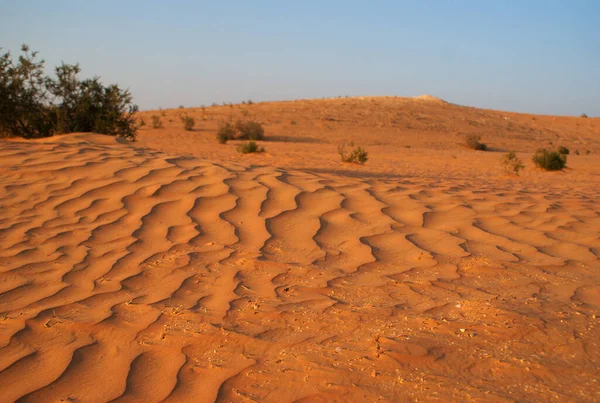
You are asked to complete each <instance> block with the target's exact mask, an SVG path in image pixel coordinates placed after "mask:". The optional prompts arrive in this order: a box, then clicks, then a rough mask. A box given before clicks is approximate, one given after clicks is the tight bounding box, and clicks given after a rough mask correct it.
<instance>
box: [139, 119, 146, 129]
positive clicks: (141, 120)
mask: <svg viewBox="0 0 600 403" xmlns="http://www.w3.org/2000/svg"><path fill="white" fill-rule="evenodd" d="M144 126H146V121H145V120H144V118H141V119H140V127H144Z"/></svg>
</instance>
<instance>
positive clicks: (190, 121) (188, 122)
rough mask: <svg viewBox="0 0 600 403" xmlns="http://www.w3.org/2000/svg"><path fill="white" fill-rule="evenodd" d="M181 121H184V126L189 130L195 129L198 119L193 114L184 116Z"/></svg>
mask: <svg viewBox="0 0 600 403" xmlns="http://www.w3.org/2000/svg"><path fill="white" fill-rule="evenodd" d="M181 121H182V122H183V128H184V129H185V130H187V131H189V132H191V131H192V130H194V126H195V125H196V120H195V119H194V118H193V117H191V116H187V115H185V116H182V117H181Z"/></svg>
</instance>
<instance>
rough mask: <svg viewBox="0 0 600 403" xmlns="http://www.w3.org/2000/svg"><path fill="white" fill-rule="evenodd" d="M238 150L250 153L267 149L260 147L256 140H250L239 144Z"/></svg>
mask: <svg viewBox="0 0 600 403" xmlns="http://www.w3.org/2000/svg"><path fill="white" fill-rule="evenodd" d="M237 151H238V152H239V153H242V154H250V153H262V152H264V151H265V149H264V147H260V146H259V145H258V144H256V142H255V141H249V142H247V143H242V144H240V145H238V146H237Z"/></svg>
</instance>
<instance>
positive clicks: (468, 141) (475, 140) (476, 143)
mask: <svg viewBox="0 0 600 403" xmlns="http://www.w3.org/2000/svg"><path fill="white" fill-rule="evenodd" d="M465 145H466V146H467V147H469V148H470V149H472V150H479V151H485V150H487V145H485V144H484V143H482V142H481V135H480V134H467V135H466V136H465Z"/></svg>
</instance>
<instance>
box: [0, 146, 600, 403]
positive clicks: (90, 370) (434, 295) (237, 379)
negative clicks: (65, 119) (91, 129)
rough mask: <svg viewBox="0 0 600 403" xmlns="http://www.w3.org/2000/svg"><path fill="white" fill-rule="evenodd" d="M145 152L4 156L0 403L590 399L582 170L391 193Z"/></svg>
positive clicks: (322, 172) (593, 233) (591, 340)
mask: <svg viewBox="0 0 600 403" xmlns="http://www.w3.org/2000/svg"><path fill="white" fill-rule="evenodd" d="M151 140H152V139H151V138H150V140H148V138H147V139H144V138H143V136H142V140H141V141H140V142H138V143H132V144H127V143H120V142H117V141H116V140H114V139H112V138H107V137H103V136H95V135H69V136H64V137H57V138H52V139H47V140H43V141H36V142H20V141H11V142H6V141H5V142H3V143H2V144H1V145H0V172H1V173H2V176H1V182H0V205H1V208H0V245H1V247H0V391H1V394H0V401H13V400H16V399H21V400H22V401H35V402H38V401H44V402H46V401H50V402H52V401H81V402H88V401H89V402H99V401H110V400H113V399H117V400H118V401H143V402H150V401H161V400H163V399H166V400H167V401H213V400H219V401H234V402H248V401H261V402H262V401H265V402H285V401H377V400H383V401H416V400H417V399H418V400H420V401H485V402H487V401H490V402H491V401H494V402H496V401H582V402H586V401H589V402H592V401H598V400H599V399H600V385H598V382H599V381H598V380H599V379H600V346H599V343H600V331H599V329H598V315H600V271H599V270H600V236H599V231H598V230H599V228H600V213H599V210H600V187H599V186H597V185H598V183H599V180H598V178H597V176H596V172H597V169H598V166H597V165H598V163H597V162H594V160H593V159H592V158H593V155H592V156H587V157H584V156H580V159H579V160H577V159H576V158H573V161H574V162H573V163H572V164H571V165H572V166H574V168H571V171H567V172H563V173H558V174H548V173H541V172H537V171H534V170H530V171H531V172H530V173H529V174H528V175H529V176H525V177H522V178H517V179H510V178H506V177H504V176H501V175H499V174H497V173H495V172H491V171H490V173H489V174H486V175H479V176H478V175H472V174H470V172H471V171H469V169H471V170H473V172H474V171H475V168H468V167H467V168H465V169H466V171H465V173H464V174H463V173H461V172H460V169H458V168H456V169H455V170H454V171H452V166H453V165H451V164H450V163H449V164H448V165H447V166H446V168H445V171H446V172H447V174H446V175H442V176H438V177H436V175H434V172H433V173H432V174H430V175H420V176H419V175H418V174H419V172H421V171H419V169H421V168H419V167H417V168H415V172H414V175H405V176H403V175H402V174H401V172H402V168H401V166H390V167H387V168H386V169H383V168H382V170H381V171H379V170H378V168H370V165H368V166H367V167H364V168H355V167H351V166H350V167H349V166H343V167H342V168H340V167H339V165H340V164H339V163H337V167H338V168H337V169H315V170H303V169H284V168H275V167H273V166H265V165H264V162H263V165H262V166H260V165H258V163H260V161H261V160H260V159H257V158H260V157H255V156H251V157H250V158H248V159H245V160H242V159H240V160H238V161H237V162H231V161H227V158H221V159H218V158H214V159H213V160H206V159H201V158H198V157H195V156H189V155H188V156H182V155H180V154H179V153H175V152H172V150H167V152H165V151H159V150H157V149H156V148H158V146H157V147H155V148H148V147H146V145H147V144H146V143H145V141H151ZM296 146H297V144H296ZM165 148H168V147H165ZM323 149H324V150H325V147H323ZM293 150H294V149H293ZM293 150H292V151H293ZM192 151H193V150H192ZM292 151H290V153H291V154H290V155H289V156H288V157H286V158H287V159H286V158H284V159H283V161H284V162H285V161H287V162H290V163H291V161H293V158H294V155H295V154H293V153H292ZM413 151H414V150H413ZM442 151H443V150H442ZM326 152H329V151H326ZM455 152H457V151H456V150H449V151H447V152H445V154H443V155H445V159H444V160H441V163H448V161H450V160H452V159H453V158H452V157H451V155H452V154H453V153H455ZM299 153H301V151H299ZM188 154H189V153H188ZM273 154H274V153H271V155H273ZM489 154H492V153H487V155H489ZM382 155H383V153H382ZM497 157H498V156H497V155H496V156H494V158H496V159H497ZM415 158H416V157H415ZM424 158H431V157H430V156H426V157H424ZM477 158H480V157H477ZM481 158H484V157H481ZM485 158H491V157H485ZM297 160H298V161H301V158H300V157H298V158H297ZM475 161H476V160H475ZM284 165H285V164H284ZM300 165H301V164H300ZM465 165H467V166H469V164H465ZM488 165H489V164H488ZM332 166H333V165H332ZM423 166H425V165H423ZM361 169H362V170H361ZM369 169H372V171H370V170H369ZM481 169H482V170H483V172H488V171H489V169H491V168H487V167H486V164H485V163H484V164H483V165H481ZM494 169H495V168H494ZM386 170H387V171H389V172H397V173H396V174H393V173H391V174H385V175H384V174H383V173H382V172H384V171H386ZM337 171H342V172H346V171H350V172H351V173H352V172H354V173H355V174H353V175H339V172H337ZM346 173H347V172H346ZM549 175H552V176H549ZM548 178H550V179H548Z"/></svg>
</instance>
